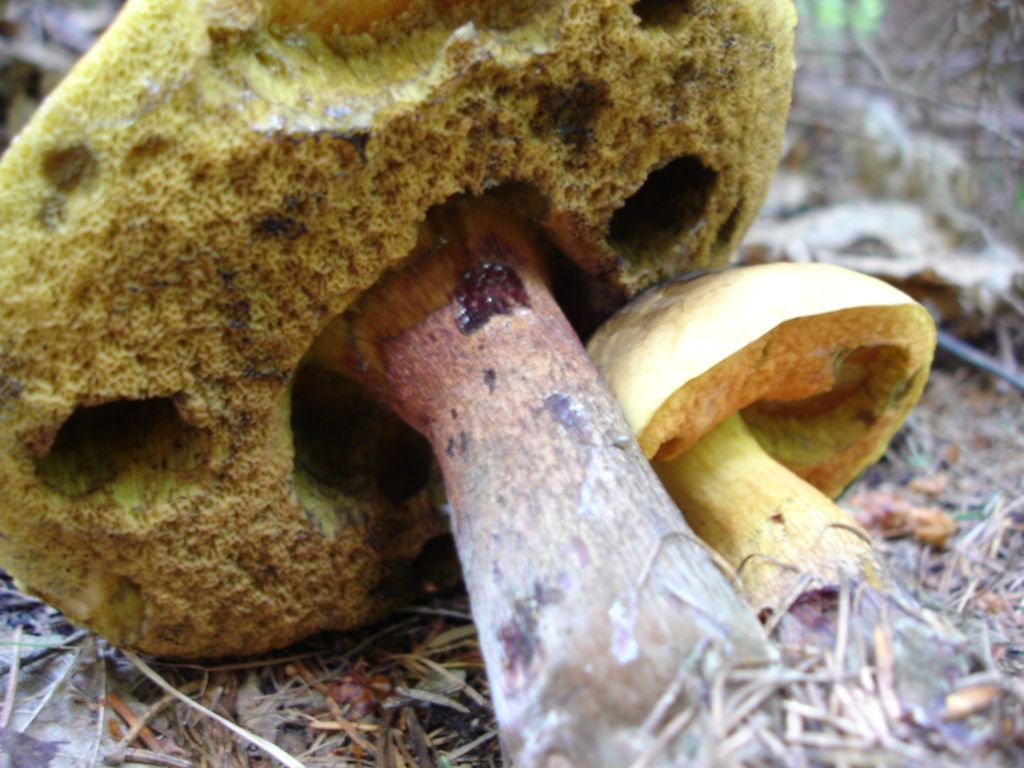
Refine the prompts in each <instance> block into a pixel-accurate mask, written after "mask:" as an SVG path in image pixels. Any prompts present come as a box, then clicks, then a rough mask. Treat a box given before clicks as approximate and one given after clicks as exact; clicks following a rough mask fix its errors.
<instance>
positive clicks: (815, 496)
mask: <svg viewBox="0 0 1024 768" xmlns="http://www.w3.org/2000/svg"><path fill="white" fill-rule="evenodd" d="M655 470H656V471H657V473H658V476H659V477H660V478H661V481H662V483H664V485H665V488H666V489H667V490H668V492H669V494H670V495H671V496H672V498H673V499H675V501H676V503H677V504H678V505H679V507H680V509H682V510H683V513H684V515H685V517H686V520H687V522H688V523H689V524H690V526H691V527H692V528H693V529H694V531H695V532H696V533H697V535H698V536H700V537H701V539H703V540H704V541H705V542H706V543H707V544H708V545H710V546H711V547H712V548H713V549H715V550H716V551H717V552H718V553H719V554H721V555H722V556H723V557H724V558H725V559H726V560H727V561H728V562H729V564H730V565H732V566H733V567H734V568H735V569H736V571H737V574H738V575H739V577H740V580H741V582H742V591H743V593H744V595H745V597H746V598H747V600H748V601H749V602H750V603H751V604H752V605H753V606H754V608H755V610H757V611H758V612H759V613H761V612H764V611H766V610H769V611H774V610H777V609H778V607H779V606H780V605H782V604H783V603H784V602H785V601H786V599H787V597H788V598H792V597H794V596H793V595H791V594H790V593H791V591H792V589H793V587H794V585H795V584H796V582H797V580H798V579H799V578H800V577H801V576H803V575H805V574H806V575H810V576H812V577H814V579H815V580H816V582H817V585H818V586H820V585H821V584H822V583H824V584H826V585H835V584H839V583H841V582H842V581H843V580H844V579H853V580H856V581H866V582H867V583H868V584H869V585H870V586H872V587H874V588H876V589H879V588H881V587H882V582H881V578H882V577H881V574H882V566H881V563H880V560H879V558H878V556H877V554H876V552H875V549H874V547H873V546H872V544H871V538H870V536H869V534H868V533H867V532H866V531H864V530H863V529H862V528H861V527H860V526H859V525H858V524H857V523H856V522H855V521H854V520H853V518H852V517H850V516H849V515H848V514H846V513H845V512H844V511H843V510H842V509H840V508H839V507H838V506H836V504H835V502H833V501H832V499H830V498H829V497H828V496H826V495H825V494H823V493H822V492H821V491H819V490H818V489H817V488H815V487H814V486H813V485H811V484H810V483H808V482H806V481H805V480H803V479H802V478H800V477H799V476H797V475H796V474H794V473H793V472H791V471H789V470H788V469H787V468H786V467H784V466H783V465H781V464H779V462H777V461H776V460H775V459H773V458H772V457H771V456H770V455H768V453H766V452H765V450H764V449H763V448H762V447H761V446H760V445H759V444H758V442H757V440H756V439H755V438H754V436H753V435H752V434H751V432H750V430H749V429H748V428H747V426H746V424H745V423H744V421H743V417H742V416H740V415H739V414H735V413H734V414H732V415H731V416H728V417H727V418H726V419H725V420H723V421H722V422H721V423H719V424H718V425H717V426H716V427H715V428H714V429H712V430H711V431H710V432H708V433H707V434H705V435H704V436H703V437H701V439H700V440H698V441H697V443H696V444H694V445H693V446H691V447H690V448H689V449H688V450H686V451H684V452H683V453H681V454H680V455H679V456H677V457H676V458H674V459H672V460H670V461H667V462H663V463H656V464H655Z"/></svg>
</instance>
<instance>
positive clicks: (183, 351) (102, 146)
mask: <svg viewBox="0 0 1024 768" xmlns="http://www.w3.org/2000/svg"><path fill="white" fill-rule="evenodd" d="M371 6H372V4H370V3H362V4H359V3H352V2H342V1H341V0H335V2H329V3H323V2H319V3H313V2H283V1H282V0H274V1H273V2H271V1H269V0H268V1H266V2H255V1H253V0H244V1H243V0H133V1H131V2H129V3H128V4H127V5H126V6H125V8H124V10H123V12H122V14H121V16H120V17H119V18H118V20H117V21H116V23H115V25H114V26H113V27H112V28H111V29H110V31H109V32H108V33H107V34H106V36H105V37H104V38H103V39H102V40H101V41H100V42H99V44H98V45H97V46H96V48H95V49H94V50H93V51H91V52H90V53H89V55H88V56H87V57H86V58H85V59H84V60H83V61H82V62H80V63H79V65H78V66H77V67H76V68H75V69H74V70H73V72H72V73H71V74H70V75H69V76H68V78H67V79H66V80H65V82H64V83H63V84H62V85H61V86H60V87H59V89H58V90H57V91H56V92H55V93H53V94H52V95H51V96H50V98H49V99H48V100H47V101H46V103H45V105H44V106H43V107H42V108H41V110H40V112H39V113H38V114H37V115H36V117H35V118H34V119H33V121H32V123H31V124H30V125H29V126H28V128H26V130H25V131H24V132H23V133H22V134H21V135H20V136H19V137H18V138H17V139H16V140H15V141H14V143H13V144H12V145H11V146H10V148H9V149H8V151H7V153H6V155H5V157H4V158H3V161H2V163H0V325H2V328H3V337H2V339H0V415H2V421H0V484H2V485H3V488H4V495H3V499H2V500H0V534H2V535H0V562H2V564H3V565H4V567H6V568H7V569H9V571H10V572H11V573H12V574H14V575H15V576H16V577H17V578H18V579H19V580H20V581H21V582H22V583H23V584H24V585H26V586H27V587H28V588H30V589H31V590H33V591H35V592H36V593H38V594H40V595H42V596H44V597H45V598H46V599H48V600H49V601H51V602H52V603H53V604H54V605H56V606H58V607H60V608H61V609H63V610H64V611H65V612H66V613H67V614H68V615H69V617H71V618H72V619H73V620H75V621H78V622H81V623H84V624H86V625H88V626H91V627H93V628H95V629H97V630H99V631H101V632H102V633H104V634H106V635H107V636H108V637H110V638H112V639H113V640H114V641H115V642H117V643H120V644H123V645H128V646H134V647H137V648H141V649H143V650H146V651H149V652H153V653H161V654H175V655H180V656H185V655H200V654H205V655H210V654H223V653H233V652H256V651H260V650H262V649H265V648H269V647H272V646H279V645H282V644H285V643H287V642H289V641H291V640H293V639H295V638H296V637H299V636H301V635H305V634H308V633H310V632H313V631H316V630H319V629H322V628H328V627H347V626H352V625H355V624H358V623H360V622H364V621H367V620H370V619H373V618H375V617H379V616H381V615H382V614H383V613H384V612H386V611H387V610H389V609H391V608H392V607H394V606H395V605H396V604H397V603H399V602H400V601H404V600H406V599H408V598H409V597H410V596H411V595H412V594H413V593H414V592H415V591H416V590H417V589H418V588H419V586H420V583H421V582H422V581H423V580H424V579H426V578H432V574H431V573H430V567H429V566H430V564H431V561H432V557H433V555H432V552H433V550H434V547H432V546H431V547H427V548H426V549H424V544H425V542H429V541H431V540H432V539H434V538H435V537H437V536H439V535H441V534H442V533H443V531H444V520H443V516H442V515H440V514H438V513H437V512H436V506H437V503H436V502H437V499H436V498H435V497H434V495H433V491H432V490H431V485H430V478H431V477H432V476H433V475H434V471H433V470H432V468H431V464H430V458H429V450H428V449H427V447H426V446H425V445H424V444H423V442H422V441H421V440H420V439H419V438H418V437H417V436H415V435H413V434H412V433H411V432H410V431H409V430H408V429H406V428H405V427H403V426H401V425H400V424H399V423H398V422H397V421H396V420H395V419H394V417H392V416H390V415H388V414H387V413H386V412H385V411H384V409H382V408H379V407H378V406H377V405H376V404H375V403H374V402H373V401H372V399H371V398H369V397H368V396H367V395H366V394H365V393H364V392H362V391H360V390H359V389H358V388H357V387H355V386H354V385H351V384H347V383H345V382H344V381H342V380H341V379H339V378H338V377H337V376H334V375H333V374H331V373H329V372H327V371H325V370H322V369H320V368H318V367H316V366H315V365H314V364H311V363H307V364H303V362H302V361H303V360H304V353H305V352H306V351H307V350H308V349H310V347H311V346H312V345H313V343H314V340H315V339H316V338H317V336H318V334H319V333H320V332H321V331H322V330H323V329H324V328H325V327H326V326H327V325H328V323H329V322H330V320H331V319H332V318H333V317H336V316H337V315H338V314H340V313H341V312H343V311H344V310H345V308H346V307H347V306H348V305H349V304H350V303H351V302H352V301H353V300H354V299H355V298H356V297H357V296H359V295H360V293H361V292H362V291H364V290H365V289H366V288H367V287H368V286H370V285H371V284H372V283H373V282H374V281H375V280H376V279H377V277H378V276H379V275H380V274H381V273H382V272H383V271H384V270H386V269H387V268H388V267H390V266H393V265H396V264H398V263H399V262H401V261H402V260H403V259H404V258H405V257H406V256H407V255H408V254H409V253H410V252H411V251H412V250H413V247H414V245H415V243H416V242H417V236H418V234H417V233H418V228H419V225H420V223H421V222H422V221H423V220H424V217H425V215H426V213H427V211H428V210H430V209H432V208H434V207H436V206H439V205H442V204H444V203H445V202H446V201H447V200H448V199H449V198H451V197H452V196H453V195H457V194H466V193H468V194H473V195H481V194H484V193H485V192H487V191H488V190H492V189H494V188H495V187H498V186H501V185H504V186H503V187H502V189H503V190H504V193H509V190H512V192H511V194H512V196H513V197H516V196H519V197H521V198H522V202H523V203H524V205H525V206H526V207H527V208H529V209H530V210H531V211H532V212H533V215H534V217H535V218H536V219H537V220H538V221H539V222H540V223H541V225H542V226H543V227H544V229H545V230H546V232H547V236H548V237H549V238H550V240H551V242H552V243H553V244H554V245H556V246H558V247H559V248H560V249H561V251H562V252H563V253H564V254H566V255H567V256H568V257H569V259H570V260H571V261H572V262H573V263H574V264H575V265H576V269H577V271H578V272H579V273H580V274H583V273H589V274H592V275H600V276H601V277H602V278H603V279H604V280H605V281H606V282H607V283H608V284H609V285H611V286H612V287H613V289H614V291H613V294H614V295H617V296H618V297H620V298H622V297H624V296H625V295H628V294H629V293H631V292H632V291H634V290H636V289H638V288H639V287H642V286H644V285H646V284H648V283H650V282H652V281H653V280H655V279H658V278H661V277H664V276H666V275H668V274H670V273H674V272H676V271H678V270H680V269H682V268H692V267H696V266H708V265H713V264H717V263H719V262H721V261H723V260H724V259H725V257H726V255H727V254H728V252H729V250H730V248H731V246H732V245H733V244H734V243H735V242H736V240H737V239H738V238H739V237H740V236H741V234H742V232H743V230H744V229H745V228H746V226H747V224H748V223H749V222H750V220H751V218H752V216H753V215H754V212H755V211H756V209H757V207H758V205H759V203H760V201H761V199H762V197H763V195H764V192H765V188H766V185H767V181H768V178H769V175H770V173H771V170H772V168H773V166H774V163H775V160H776V157H777V154H778V150H779V146H780V140H781V133H782V128H783V123H784V117H785V114H786V110H787V105H788V99H789V84H790V79H791V74H792V68H793V62H792V51H791V38H792V27H793V24H794V14H793V9H792V4H791V3H789V2H787V1H786V0H732V1H730V2H714V3H712V2H696V3H695V2H689V1H684V0H678V1H677V2H671V1H666V0H659V2H648V1H647V0H640V1H639V2H635V3H631V2H629V1H628V0H518V1H517V2H511V3H503V2H497V1H496V0H490V1H486V2H485V1H480V2H454V1H451V2H449V1H448V0H445V1H444V2H436V3H429V2H426V0H408V1H402V0H395V1H394V2H388V3H382V4H380V5H379V6H378V7H377V9H376V10H374V11H373V12H369V11H368V9H369V8H371ZM527 203H528V205H527ZM601 309H606V308H601Z"/></svg>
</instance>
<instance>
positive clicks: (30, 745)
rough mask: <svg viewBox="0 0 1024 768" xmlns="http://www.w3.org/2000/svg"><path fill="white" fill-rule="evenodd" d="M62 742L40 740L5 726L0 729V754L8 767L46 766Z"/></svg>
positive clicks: (29, 767) (32, 767) (41, 767)
mask: <svg viewBox="0 0 1024 768" xmlns="http://www.w3.org/2000/svg"><path fill="white" fill-rule="evenodd" d="M61 743H62V742H53V741H40V740H39V739H33V738H32V737H31V736H26V735H25V734H24V733H18V732H17V731H12V730H9V729H7V728H2V729H0V755H3V756H4V757H6V758H7V760H6V761H5V765H7V766H9V767H10V768H47V766H49V765H50V761H52V760H53V758H54V755H56V754H57V748H58V747H59V745H60V744H61Z"/></svg>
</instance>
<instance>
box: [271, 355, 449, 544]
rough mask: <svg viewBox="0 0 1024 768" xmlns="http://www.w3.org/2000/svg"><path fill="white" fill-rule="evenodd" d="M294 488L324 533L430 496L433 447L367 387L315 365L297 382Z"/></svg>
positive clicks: (307, 367)
mask: <svg viewBox="0 0 1024 768" xmlns="http://www.w3.org/2000/svg"><path fill="white" fill-rule="evenodd" d="M291 426H292V439H293V441H294V446H295V486H296V491H297V493H298V495H299V498H300V501H301V503H302V505H303V508H304V509H306V511H307V514H309V515H311V516H312V517H313V518H315V519H316V520H317V521H318V523H319V524H320V527H321V528H322V529H323V530H324V532H325V534H328V535H331V534H333V533H335V532H337V531H338V530H339V528H344V527H347V525H349V524H352V523H357V522H359V521H362V520H364V518H366V517H367V516H368V515H370V514H372V513H373V512H374V511H379V510H380V509H381V508H382V507H397V506H398V505H401V504H403V503H406V502H409V501H410V500H412V499H413V498H414V497H415V496H417V495H419V494H422V493H425V492H426V491H427V489H428V486H429V484H430V481H431V477H432V473H433V468H434V458H433V453H432V452H431V449H430V444H429V443H428V442H427V440H426V439H425V438H423V437H422V436H421V435H420V434H419V433H417V432H415V431H414V430H413V429H412V428H411V427H408V426H406V424H404V423H403V422H402V421H401V420H400V419H399V418H398V417H397V416H395V415H394V414H393V413H392V412H391V410H390V409H388V408H387V407H386V406H385V405H384V404H383V403H381V402H380V401H379V400H378V399H377V398H375V397H374V396H373V395H371V394H370V393H369V391H367V390H366V389H365V388H363V387H362V386H361V385H359V384H357V383H355V382H353V381H351V380H349V379H347V378H344V377H342V376H340V375H338V374H336V373H334V372H332V371H328V370H325V369H323V368H320V367H318V366H317V365H314V364H309V365H304V366H303V367H302V368H300V369H299V372H298V373H297V374H296V378H295V382H294V384H293V387H292V409H291Z"/></svg>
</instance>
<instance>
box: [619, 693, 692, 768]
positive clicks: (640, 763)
mask: <svg viewBox="0 0 1024 768" xmlns="http://www.w3.org/2000/svg"><path fill="white" fill-rule="evenodd" d="M696 714H697V710H696V708H694V707H687V708H686V709H684V710H683V711H682V712H680V713H679V714H678V715H676V716H675V717H673V718H672V719H671V720H669V721H668V723H667V724H666V725H665V727H664V728H662V729H661V731H660V732H659V733H658V736H657V738H655V739H654V741H652V742H651V744H650V746H648V747H647V749H645V750H644V751H643V752H642V753H641V755H640V756H639V757H638V758H637V759H636V760H635V761H634V762H633V764H632V765H631V766H630V768H648V766H650V765H651V764H652V763H653V762H654V759H655V758H656V757H657V756H658V754H659V753H661V752H662V751H663V750H664V749H665V748H666V747H667V746H668V745H669V743H670V742H671V741H672V739H674V738H675V737H676V736H678V735H679V734H680V733H682V732H683V730H684V729H685V728H686V726H688V725H689V724H690V722H691V721H692V720H693V718H694V717H695V716H696Z"/></svg>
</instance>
